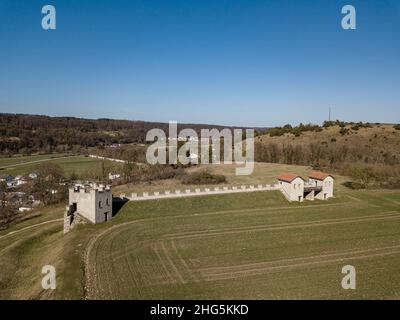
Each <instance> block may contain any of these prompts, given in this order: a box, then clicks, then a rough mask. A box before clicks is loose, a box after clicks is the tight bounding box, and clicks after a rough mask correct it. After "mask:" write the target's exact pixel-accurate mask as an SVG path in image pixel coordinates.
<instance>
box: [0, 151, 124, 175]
mask: <svg viewBox="0 0 400 320" xmlns="http://www.w3.org/2000/svg"><path fill="white" fill-rule="evenodd" d="M50 161H51V163H55V164H58V165H59V166H61V168H62V169H63V170H64V174H65V176H69V175H70V174H71V173H75V174H78V175H80V174H82V173H85V172H87V171H88V170H91V169H93V168H94V167H95V166H99V167H100V164H101V161H102V160H99V159H94V158H89V157H85V156H68V155H64V154H57V155H37V156H20V157H12V158H0V168H3V169H2V170H0V173H6V174H10V175H13V176H16V175H27V174H29V173H31V172H32V171H34V170H35V168H37V166H38V165H40V164H42V163H46V162H50ZM106 162H107V163H108V164H109V165H112V166H116V164H115V163H113V162H110V161H106Z"/></svg>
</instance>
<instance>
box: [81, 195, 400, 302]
mask: <svg viewBox="0 0 400 320" xmlns="http://www.w3.org/2000/svg"><path fill="white" fill-rule="evenodd" d="M332 205H336V206H337V205H343V203H340V204H329V205H317V206H315V205H312V206H308V207H313V208H317V207H322V206H332ZM298 207H299V208H304V207H305V206H298ZM289 208H294V207H293V206H288V209H289ZM271 209H272V208H271ZM243 210H245V211H248V210H246V209H242V210H240V211H243ZM273 210H276V208H273ZM232 211H234V212H236V210H224V211H219V212H207V213H199V214H196V213H194V214H190V215H186V216H185V215H172V216H167V217H157V218H147V219H146V218H145V219H140V220H135V221H128V222H123V223H120V224H116V225H113V226H110V227H108V228H107V229H104V230H101V231H99V232H98V233H95V234H94V235H93V236H92V238H90V240H89V242H88V244H87V246H86V249H85V251H84V253H83V262H84V279H85V281H84V282H85V285H84V297H85V299H92V298H99V297H101V296H102V294H101V293H102V291H103V289H102V288H101V287H100V286H101V285H100V281H99V279H98V277H99V276H100V275H99V274H97V272H98V270H97V268H96V265H95V264H96V261H95V260H94V261H92V259H95V257H96V256H97V253H96V252H94V258H93V257H92V251H93V250H94V249H96V245H97V244H98V243H99V240H100V239H101V238H102V237H104V236H106V235H107V234H110V233H114V232H118V233H121V232H123V231H124V229H125V228H127V227H129V226H131V225H134V224H140V223H143V222H149V221H155V220H156V221H160V220H163V219H173V218H177V217H178V218H181V217H188V216H189V217H190V216H201V215H209V214H225V213H230V212H232ZM237 211H239V210H237ZM250 211H251V210H250ZM252 211H253V212H258V211H269V210H266V209H265V208H263V209H255V210H252ZM399 218H400V212H397V211H386V212H382V213H380V214H375V215H368V216H360V217H349V218H338V219H321V220H316V221H306V222H294V223H284V224H276V225H262V226H252V227H240V228H228V229H226V228H225V229H213V230H204V231H190V232H186V233H173V234H166V235H164V236H161V238H159V239H158V240H147V241H141V244H140V245H141V246H143V245H144V244H145V243H146V244H147V245H148V246H149V249H150V250H151V251H152V252H153V253H154V254H155V255H156V258H157V260H158V261H159V263H160V268H161V269H159V270H160V271H161V272H162V273H163V274H164V275H165V276H166V277H164V281H162V279H159V280H160V283H162V282H165V280H167V279H169V280H167V282H168V283H179V284H185V283H187V282H188V281H199V280H200V279H201V280H204V281H214V280H223V279H231V278H238V277H244V276H251V275H254V274H259V273H263V272H271V271H274V270H281V269H288V268H298V267H302V266H312V265H319V264H326V263H332V262H338V261H343V260H344V259H366V258H369V257H375V256H386V255H391V254H397V253H400V246H394V247H387V248H375V249H366V250H358V251H351V252H341V253H331V254H330V253H328V254H325V255H319V256H310V257H299V258H290V259H283V260H279V261H278V262H277V261H266V262H257V263H251V264H246V265H235V266H228V267H210V268H202V269H201V268H200V269H198V268H190V267H189V266H188V264H187V262H186V261H185V260H184V259H183V258H182V257H181V255H180V254H179V252H178V250H177V248H176V244H175V240H178V241H179V240H187V239H193V238H200V237H207V236H219V235H224V234H232V233H241V232H258V231H268V230H283V229H293V228H306V227H318V226H327V225H335V224H347V223H359V222H370V221H384V220H389V219H399ZM151 241H154V243H153V244H152V243H151ZM165 241H171V242H170V244H171V245H170V246H171V248H170V250H169V249H167V247H166V245H165ZM133 247H134V248H133ZM133 247H132V246H127V247H124V249H123V250H122V252H120V255H118V254H117V253H118V251H117V252H112V253H110V254H111V255H113V256H114V257H113V259H112V261H113V262H115V259H118V257H119V258H124V260H125V262H124V263H129V261H127V259H128V258H127V255H128V251H129V250H130V249H138V246H137V245H135V246H133ZM388 249H391V251H387V250H388ZM379 250H380V251H384V252H380V251H379ZM385 250H386V251H385ZM119 251H120V250H119ZM170 251H171V252H170ZM116 254H117V255H116ZM171 254H172V256H171ZM350 254H353V256H348V255H350ZM321 259H322V260H321ZM128 260H129V259H128ZM285 263H286V264H285ZM277 264H278V265H277ZM129 268H130V274H131V277H134V273H135V271H136V270H132V268H131V266H129ZM134 269H138V266H137V265H135V268H134ZM138 271H139V272H140V270H138ZM193 273H197V274H198V276H192V275H193ZM145 277H146V275H145ZM111 278H112V277H111ZM107 281H112V279H107V280H106V282H107ZM106 285H107V284H106ZM137 285H138V283H137ZM107 286H108V285H107ZM138 289H139V290H140V288H138ZM106 290H107V289H106Z"/></svg>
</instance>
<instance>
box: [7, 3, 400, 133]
mask: <svg viewBox="0 0 400 320" xmlns="http://www.w3.org/2000/svg"><path fill="white" fill-rule="evenodd" d="M45 4H53V5H55V7H56V9H57V30H54V31H44V30H43V29H42V28H41V19H42V14H41V8H42V6H43V5H45ZM345 4H352V5H354V6H355V8H356V10H357V30H347V31H346V30H343V29H342V28H341V18H342V14H341V8H342V6H343V5H345ZM329 105H332V117H333V118H335V119H336V118H339V119H341V120H347V121H359V120H361V121H370V122H400V109H399V108H400V1H398V0H379V1H378V0H376V1H370V0H363V1H353V0H349V1H333V0H314V1H312V0H309V1H300V0H263V1H256V0H247V1H244V0H229V1H228V0H213V1H210V0H201V1H200V0H197V1H190V0H182V1H174V0H157V1H155V0H142V1H138V0H129V1H122V0H115V1H111V0H110V1H105V0H97V1H91V0H79V1H78V0H63V1H57V0H48V1H47V0H46V1H36V0H29V1H28V0H24V1H22V0H0V112H13V113H33V114H47V115H68V116H77V117H88V118H99V117H107V118H118V119H133V120H148V121H168V120H177V121H178V122H191V123H213V124H225V125H244V126H273V125H283V124H285V123H292V124H296V123H299V122H303V123H308V122H313V123H321V122H322V121H323V120H325V119H326V118H327V117H328V106H329Z"/></svg>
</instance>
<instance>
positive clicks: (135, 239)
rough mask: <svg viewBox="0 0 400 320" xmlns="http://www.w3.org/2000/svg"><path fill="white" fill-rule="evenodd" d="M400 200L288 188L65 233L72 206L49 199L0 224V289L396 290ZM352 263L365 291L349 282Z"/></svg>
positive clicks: (367, 295)
mask: <svg viewBox="0 0 400 320" xmlns="http://www.w3.org/2000/svg"><path fill="white" fill-rule="evenodd" d="M281 169H282V168H281ZM262 170H264V171H265V170H267V168H264V169H262ZM271 170H272V171H275V170H277V168H275V167H274V168H271ZM265 174H267V173H266V172H265ZM272 174H274V173H272V172H271V175H272ZM232 179H233V178H232ZM399 206H400V192H396V191H384V190H383V191H350V190H347V189H345V188H340V189H339V190H338V192H337V193H336V198H335V199H331V200H329V201H314V202H308V201H306V202H303V203H301V204H300V203H288V202H287V201H286V200H285V199H284V198H283V196H282V195H281V194H280V193H279V192H255V193H243V194H231V195H220V196H205V197H193V198H182V199H164V200H156V201H143V202H128V203H127V204H126V205H125V206H124V207H123V208H122V209H121V211H120V212H119V213H118V215H117V216H116V217H115V218H114V219H113V220H112V221H110V222H108V223H104V224H99V225H96V226H93V225H85V226H79V227H78V228H77V229H74V230H73V231H72V232H70V233H69V234H68V235H65V236H63V235H62V222H61V221H58V220H57V219H59V218H60V217H62V210H63V208H62V207H55V208H47V209H45V211H43V212H42V213H41V214H40V215H39V216H38V217H37V218H34V219H32V220H31V221H25V222H24V223H23V224H21V225H17V226H15V227H13V228H12V229H10V230H7V231H3V232H1V233H0V268H1V270H2V273H1V274H0V298H3V299H7V298H43V299H50V298H61V299H70V298H75V299H82V298H88V299H103V298H113V299H121V298H127V299H197V298H203V299H214V298H215V299H223V298H224V299H243V298H248V299H289V298H294V299H356V298H361V299H373V298H378V299H399V298H400V273H399V272H398V268H399V265H400V210H399ZM53 220H56V221H53ZM43 222H44V223H45V224H43ZM38 223H41V224H40V225H37V224H38ZM26 228H28V229H26ZM9 232H13V233H11V234H9ZM45 264H52V265H54V266H55V267H56V270H57V289H56V290H54V291H51V292H50V291H44V290H42V289H41V286H40V281H41V276H42V275H41V273H40V271H41V267H42V266H43V265H45ZM347 264H350V265H353V266H355V268H356V271H357V289H356V290H343V289H342V288H341V280H342V277H343V276H344V275H343V274H341V269H342V267H343V266H344V265H347Z"/></svg>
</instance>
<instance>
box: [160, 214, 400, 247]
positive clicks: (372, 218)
mask: <svg viewBox="0 0 400 320" xmlns="http://www.w3.org/2000/svg"><path fill="white" fill-rule="evenodd" d="M399 218H400V213H399V212H397V211H387V212H383V213H381V214H378V215H369V216H362V217H355V218H339V219H323V220H317V221H306V222H293V223H283V224H275V225H274V224H272V225H271V224H268V225H258V226H253V227H240V228H224V229H214V230H204V231H197V232H196V231H191V232H187V233H173V234H167V235H165V236H164V237H163V239H166V240H167V239H173V240H181V239H193V238H201V237H204V236H206V237H207V236H220V235H225V234H232V233H243V232H257V231H270V230H271V231H272V230H284V229H293V228H307V227H315V226H325V225H334V224H346V223H355V222H369V221H375V220H386V219H399Z"/></svg>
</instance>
